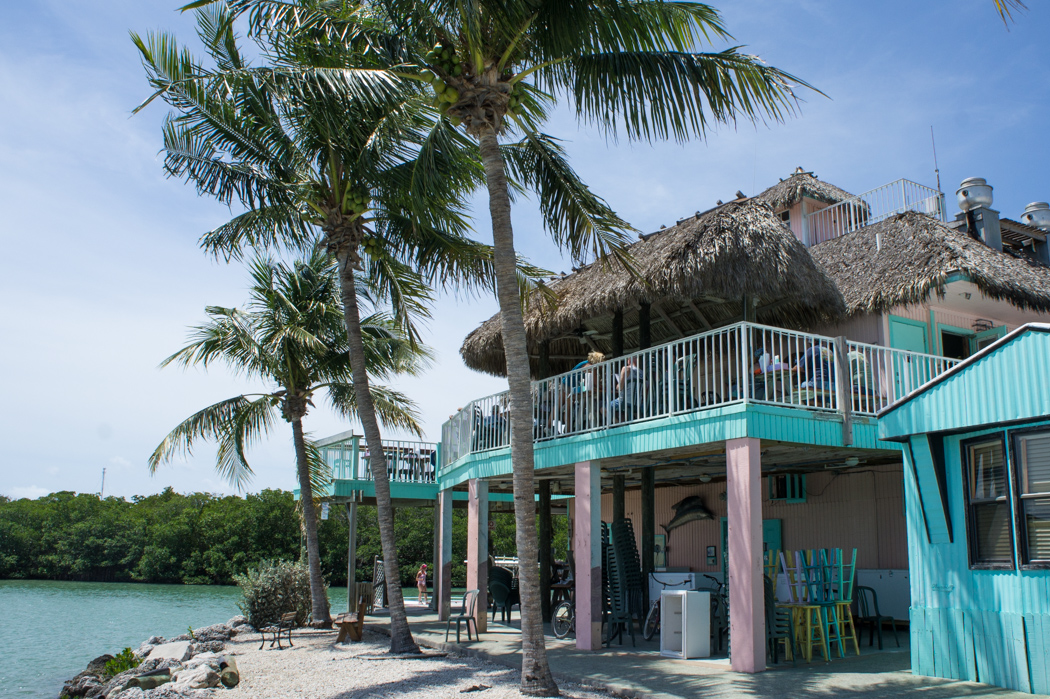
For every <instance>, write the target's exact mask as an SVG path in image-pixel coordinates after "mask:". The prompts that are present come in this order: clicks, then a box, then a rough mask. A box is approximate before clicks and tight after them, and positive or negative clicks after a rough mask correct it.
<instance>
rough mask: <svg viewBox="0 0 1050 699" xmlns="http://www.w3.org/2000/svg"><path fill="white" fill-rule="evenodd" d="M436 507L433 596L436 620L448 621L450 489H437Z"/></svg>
mask: <svg viewBox="0 0 1050 699" xmlns="http://www.w3.org/2000/svg"><path fill="white" fill-rule="evenodd" d="M437 507H438V510H439V511H440V513H441V515H440V519H439V526H438V529H439V530H440V533H441V536H440V538H439V539H438V560H437V563H436V566H437V570H435V571H434V597H436V598H437V600H438V607H437V613H438V620H439V621H448V618H449V616H450V614H451V610H452V489H451V488H450V489H448V490H439V491H438V494H437Z"/></svg>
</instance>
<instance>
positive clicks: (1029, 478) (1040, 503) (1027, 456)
mask: <svg viewBox="0 0 1050 699" xmlns="http://www.w3.org/2000/svg"><path fill="white" fill-rule="evenodd" d="M1014 453H1015V455H1016V460H1015V462H1016V464H1017V482H1018V495H1019V499H1020V502H1019V503H1018V516H1019V519H1020V526H1019V527H1018V529H1019V534H1020V537H1019V538H1020V542H1019V543H1020V544H1021V546H1020V549H1021V562H1022V564H1028V565H1038V566H1039V567H1045V566H1048V565H1050V430H1044V431H1040V432H1024V433H1020V434H1015V435H1014Z"/></svg>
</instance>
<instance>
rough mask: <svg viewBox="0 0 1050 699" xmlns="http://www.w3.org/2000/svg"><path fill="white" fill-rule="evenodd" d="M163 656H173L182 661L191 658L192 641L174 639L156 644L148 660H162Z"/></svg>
mask: <svg viewBox="0 0 1050 699" xmlns="http://www.w3.org/2000/svg"><path fill="white" fill-rule="evenodd" d="M163 658H171V659H172V660H177V661H179V662H180V663H181V662H183V661H184V660H189V658H190V642H189V641H173V642H169V643H162V644H161V645H159V646H156V647H155V648H154V649H153V650H151V651H150V653H149V656H147V658H146V659H147V660H160V659H163Z"/></svg>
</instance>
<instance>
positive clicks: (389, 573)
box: [338, 252, 419, 653]
mask: <svg viewBox="0 0 1050 699" xmlns="http://www.w3.org/2000/svg"><path fill="white" fill-rule="evenodd" d="M338 259H339V282H340V284H341V285H342V295H343V317H344V319H345V321H346V338H347V341H348V342H349V344H350V368H351V370H352V371H353V373H354V395H355V397H356V398H357V416H358V417H359V418H360V419H361V427H362V428H363V429H364V432H365V443H366V444H367V445H368V454H369V459H368V462H369V465H370V466H371V467H372V480H373V481H374V482H375V489H376V515H377V517H378V519H379V541H380V543H381V545H382V549H383V565H384V566H385V568H384V570H385V573H386V593H387V603H388V604H389V605H390V652H391V653H419V646H417V645H416V642H415V640H414V639H413V638H412V631H411V630H410V629H409V628H408V615H407V614H406V613H405V600H404V599H403V598H402V596H401V574H400V570H399V568H398V563H397V541H396V540H395V539H394V506H393V503H392V502H391V500H390V477H389V475H388V474H387V470H386V456H385V455H384V454H383V438H382V436H381V435H380V432H379V421H378V420H377V419H376V410H375V405H374V404H373V403H372V393H371V392H370V390H369V388H368V369H367V367H366V366H365V347H364V341H363V340H362V338H361V312H360V310H359V309H358V305H357V287H356V286H355V285H354V268H353V266H352V263H351V262H350V256H349V253H348V252H341V253H340V254H339V256H338Z"/></svg>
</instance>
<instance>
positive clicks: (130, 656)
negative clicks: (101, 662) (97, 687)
mask: <svg viewBox="0 0 1050 699" xmlns="http://www.w3.org/2000/svg"><path fill="white" fill-rule="evenodd" d="M141 662H142V660H140V659H139V658H138V656H136V655H135V654H134V653H133V652H132V650H131V649H130V648H125V649H124V650H122V651H120V652H119V653H117V654H116V655H115V656H114V657H113V659H112V660H107V661H106V667H105V669H104V670H103V671H102V675H103V676H104V677H105V678H107V679H108V678H110V677H116V676H117V675H119V674H120V673H122V672H124V671H125V670H130V669H131V668H133V667H138V666H139V663H141Z"/></svg>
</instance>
